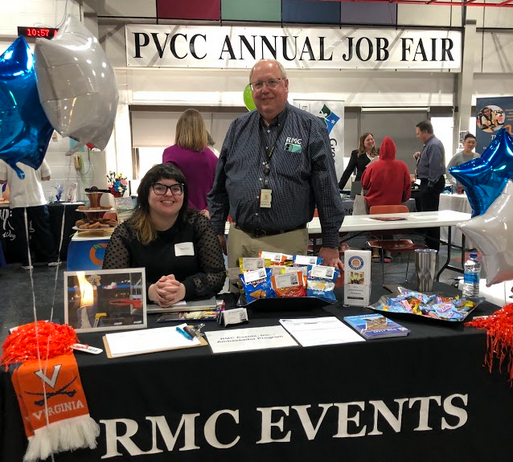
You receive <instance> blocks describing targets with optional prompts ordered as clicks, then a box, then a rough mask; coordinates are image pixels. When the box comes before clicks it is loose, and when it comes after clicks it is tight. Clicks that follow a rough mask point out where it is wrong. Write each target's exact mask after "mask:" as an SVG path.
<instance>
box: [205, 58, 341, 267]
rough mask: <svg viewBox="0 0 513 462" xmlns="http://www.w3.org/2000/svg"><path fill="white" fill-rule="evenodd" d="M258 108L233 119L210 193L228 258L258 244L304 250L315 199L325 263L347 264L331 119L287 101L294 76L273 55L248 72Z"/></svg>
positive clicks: (232, 260) (251, 252)
mask: <svg viewBox="0 0 513 462" xmlns="http://www.w3.org/2000/svg"><path fill="white" fill-rule="evenodd" d="M249 82H250V85H251V91H252V95H253V100H254V102H255V106H256V110H253V111H251V112H249V113H248V114H244V115H243V116H240V117H238V118H237V119H236V120H235V121H233V122H232V124H231V126H230V128H229V130H228V133H227V134H226V138H225V141H224V144H223V147H222V150H221V155H220V157H219V162H218V164H217V169H216V176H215V180H214V186H213V188H212V191H211V192H210V193H209V195H208V204H209V210H210V213H211V216H212V224H213V226H214V229H215V230H216V231H217V232H218V235H219V239H220V241H221V244H222V245H223V248H224V249H226V241H225V237H224V232H225V229H224V227H225V222H226V219H227V217H228V214H229V215H230V216H231V217H232V219H233V222H232V223H231V225H230V234H229V243H228V266H229V267H230V268H232V267H235V266H238V259H239V257H255V256H258V252H259V251H260V250H269V251H275V252H282V253H286V254H306V250H307V245H308V230H307V229H306V225H307V223H308V222H309V221H310V220H311V219H312V218H313V216H314V211H315V207H317V210H318V212H319V219H320V222H321V227H322V242H323V247H322V248H321V249H320V251H319V256H320V257H322V258H323V264H325V265H328V266H336V267H338V268H340V269H341V268H342V263H341V261H340V259H339V253H338V246H339V243H340V238H339V233H338V232H339V229H340V225H341V224H342V221H343V219H344V210H343V207H342V200H341V199H340V194H339V191H338V188H337V178H336V174H335V164H334V160H333V156H332V155H331V149H330V140H329V137H328V131H327V130H326V126H325V125H324V124H323V123H322V122H321V121H320V120H319V119H318V118H317V117H315V116H314V115H312V114H309V113H308V112H306V111H303V110H301V109H298V108H295V107H293V106H291V105H290V104H289V103H288V102H287V95H288V89H289V81H288V79H287V75H286V72H285V69H284V68H283V66H282V65H281V64H280V63H279V62H278V61H275V60H261V61H259V62H257V63H256V64H255V66H254V67H253V69H252V70H251V72H250V74H249Z"/></svg>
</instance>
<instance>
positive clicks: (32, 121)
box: [0, 37, 53, 179]
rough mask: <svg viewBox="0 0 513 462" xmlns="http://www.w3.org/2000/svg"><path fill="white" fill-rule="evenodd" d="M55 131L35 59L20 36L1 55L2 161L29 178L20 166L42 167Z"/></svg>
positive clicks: (0, 128)
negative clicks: (39, 86)
mask: <svg viewBox="0 0 513 462" xmlns="http://www.w3.org/2000/svg"><path fill="white" fill-rule="evenodd" d="M52 132H53V128H52V126H51V125H50V122H49V121H48V118H47V117H46V115H45V113H44V111H43V107H42V106H41V103H40V102H39V95H38V92H37V85H36V72H35V69H34V56H33V55H32V52H31V51H30V48H29V46H28V45H27V42H25V39H24V38H23V37H19V38H18V39H16V41H15V42H14V43H13V44H12V45H11V46H10V47H9V48H8V49H7V50H6V51H5V52H4V54H3V55H2V56H0V159H2V160H5V162H6V163H7V164H8V165H10V166H11V167H12V168H13V169H14V170H15V171H16V173H17V174H18V176H19V177H20V178H22V179H23V178H25V174H24V173H23V171H22V170H21V169H19V168H18V167H17V166H16V163H17V162H22V163H24V164H26V165H28V166H30V167H32V168H35V169H37V168H39V167H40V166H41V163H42V162H43V159H44V157H45V154H46V149H47V148H48V143H49V142H50V138H51V136H52Z"/></svg>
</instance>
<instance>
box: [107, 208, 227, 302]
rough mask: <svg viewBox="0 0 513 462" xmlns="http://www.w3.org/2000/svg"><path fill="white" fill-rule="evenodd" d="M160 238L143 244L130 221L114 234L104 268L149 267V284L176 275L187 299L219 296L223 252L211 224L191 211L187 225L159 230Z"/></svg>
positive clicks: (224, 275) (222, 280)
mask: <svg viewBox="0 0 513 462" xmlns="http://www.w3.org/2000/svg"><path fill="white" fill-rule="evenodd" d="M157 234H158V235H157V239H155V240H154V241H152V242H150V243H149V244H147V245H143V244H142V243H141V242H140V241H139V240H138V239H137V237H136V234H135V231H134V229H133V228H132V227H131V225H130V220H127V221H125V222H124V223H122V224H120V225H119V226H118V227H117V228H116V229H115V230H114V232H113V233H112V237H111V239H110V242H109V245H108V246H107V250H106V251H105V258H104V260H103V269H118V268H141V267H143V268H146V285H147V287H149V286H150V285H151V284H153V283H155V282H157V281H158V280H159V279H160V277H161V276H164V275H169V274H173V275H174V276H175V278H176V279H177V280H178V281H180V282H181V283H182V284H183V285H184V286H185V288H186V295H185V300H194V299H198V298H207V297H212V296H214V295H216V294H217V293H218V292H219V291H220V290H221V289H222V287H223V284H224V280H225V277H226V270H225V266H224V259H223V252H222V249H221V245H220V244H219V239H218V237H217V234H216V233H215V232H214V229H213V228H212V226H211V224H210V221H209V220H208V219H207V218H205V217H204V216H202V215H200V214H199V213H197V212H190V213H189V215H188V216H187V219H186V223H185V224H183V225H174V226H173V227H171V228H170V229H168V230H166V231H158V232H157Z"/></svg>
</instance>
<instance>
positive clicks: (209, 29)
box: [125, 25, 461, 71]
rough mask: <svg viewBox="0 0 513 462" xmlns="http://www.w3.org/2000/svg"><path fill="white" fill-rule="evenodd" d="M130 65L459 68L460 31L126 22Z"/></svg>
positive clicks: (235, 67) (292, 67)
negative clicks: (263, 61)
mask: <svg viewBox="0 0 513 462" xmlns="http://www.w3.org/2000/svg"><path fill="white" fill-rule="evenodd" d="M125 34H126V59H127V66H138V67H197V68H231V69H246V68H251V67H252V66H253V64H254V63H255V61H258V60H259V59H263V58H267V59H272V58H275V59H277V60H278V61H280V62H281V63H282V64H283V65H284V66H285V67H286V68H288V69H296V68H297V69H303V68H307V69H389V70H391V69H415V70H419V69H425V70H428V69H429V70H438V71H440V70H449V69H450V70H452V71H459V70H460V67H461V32H459V31H443V30H434V31H433V30H410V29H392V28H390V29H385V28H384V29H364V28H358V29H355V28H341V29H338V28H337V29H335V28H329V29H328V28H326V29H321V28H305V29H302V28H278V27H274V28H268V27H252V28H249V27H217V26H176V25H127V26H125Z"/></svg>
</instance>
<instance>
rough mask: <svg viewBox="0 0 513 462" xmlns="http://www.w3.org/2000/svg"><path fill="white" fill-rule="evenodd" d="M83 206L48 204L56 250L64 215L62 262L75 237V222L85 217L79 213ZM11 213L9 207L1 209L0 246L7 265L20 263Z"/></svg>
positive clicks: (75, 204) (77, 204) (76, 204)
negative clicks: (78, 208) (79, 207)
mask: <svg viewBox="0 0 513 462" xmlns="http://www.w3.org/2000/svg"><path fill="white" fill-rule="evenodd" d="M81 204H83V202H80V203H74V204H64V203H53V204H48V214H49V215H50V227H51V232H52V235H53V239H54V245H55V247H56V248H58V247H59V243H60V238H61V227H62V215H63V213H64V216H65V222H64V236H63V240H62V247H61V252H60V256H61V260H63V261H65V260H66V258H67V255H68V245H69V242H70V240H71V236H72V235H73V233H74V231H73V226H75V222H76V221H77V220H79V219H81V218H83V217H84V214H83V213H81V212H78V211H77V207H78V206H79V205H81ZM10 212H11V211H10V210H9V208H8V207H2V208H0V244H1V245H3V249H4V254H5V259H6V260H7V263H18V262H20V261H21V260H20V256H19V254H18V246H17V243H16V231H15V230H14V228H13V227H12V224H11V223H10V216H11V213H10Z"/></svg>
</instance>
